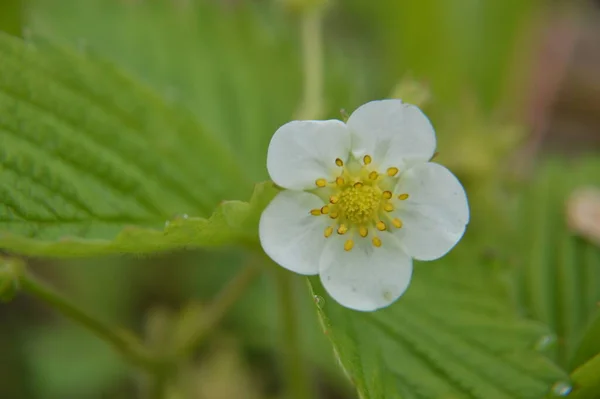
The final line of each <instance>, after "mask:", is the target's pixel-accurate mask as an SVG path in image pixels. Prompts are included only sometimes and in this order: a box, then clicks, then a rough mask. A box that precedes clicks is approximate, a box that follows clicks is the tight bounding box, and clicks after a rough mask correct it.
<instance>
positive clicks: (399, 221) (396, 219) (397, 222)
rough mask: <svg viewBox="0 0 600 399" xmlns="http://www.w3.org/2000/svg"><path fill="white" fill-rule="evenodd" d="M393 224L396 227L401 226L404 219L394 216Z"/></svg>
mask: <svg viewBox="0 0 600 399" xmlns="http://www.w3.org/2000/svg"><path fill="white" fill-rule="evenodd" d="M392 224H393V225H394V226H395V227H396V228H401V227H402V220H400V219H398V218H393V219H392Z"/></svg>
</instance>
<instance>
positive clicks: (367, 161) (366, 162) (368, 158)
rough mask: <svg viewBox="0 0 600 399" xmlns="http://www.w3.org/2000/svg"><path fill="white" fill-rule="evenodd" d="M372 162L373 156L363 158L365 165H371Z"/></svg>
mask: <svg viewBox="0 0 600 399" xmlns="http://www.w3.org/2000/svg"><path fill="white" fill-rule="evenodd" d="M371 161H372V159H371V156H370V155H365V156H364V157H363V162H364V163H365V165H368V164H370V163H371Z"/></svg>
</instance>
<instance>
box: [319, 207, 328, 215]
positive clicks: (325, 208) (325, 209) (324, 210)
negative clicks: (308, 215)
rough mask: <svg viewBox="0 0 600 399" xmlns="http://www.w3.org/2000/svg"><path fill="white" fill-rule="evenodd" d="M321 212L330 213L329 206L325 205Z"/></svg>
mask: <svg viewBox="0 0 600 399" xmlns="http://www.w3.org/2000/svg"><path fill="white" fill-rule="evenodd" d="M321 213H322V214H323V215H327V214H328V213H329V206H327V205H325V206H324V207H322V208H321Z"/></svg>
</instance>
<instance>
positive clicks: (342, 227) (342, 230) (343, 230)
mask: <svg viewBox="0 0 600 399" xmlns="http://www.w3.org/2000/svg"><path fill="white" fill-rule="evenodd" d="M347 231H348V226H346V225H345V224H340V227H338V229H337V233H338V234H346V232H347Z"/></svg>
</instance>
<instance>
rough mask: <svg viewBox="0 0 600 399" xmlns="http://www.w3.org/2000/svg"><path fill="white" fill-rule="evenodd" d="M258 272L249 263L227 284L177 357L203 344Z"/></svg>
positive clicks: (255, 264) (254, 264)
mask: <svg viewBox="0 0 600 399" xmlns="http://www.w3.org/2000/svg"><path fill="white" fill-rule="evenodd" d="M260 271H261V267H260V266H259V265H258V263H250V264H248V265H247V266H245V267H243V268H242V270H241V271H240V272H239V273H238V274H237V275H236V276H235V277H234V278H233V280H231V281H229V282H228V283H227V285H226V286H225V287H224V288H223V289H222V290H221V291H220V292H219V294H218V295H217V296H216V297H215V298H214V299H213V301H212V302H211V304H210V305H209V306H208V307H207V308H206V310H205V311H204V312H203V314H202V319H200V324H198V325H197V326H196V327H195V330H194V331H192V332H191V333H190V334H189V336H188V338H187V339H185V340H184V341H183V344H182V345H181V346H180V347H179V350H178V351H177V354H178V355H179V356H184V355H186V354H190V353H192V352H193V351H194V350H195V349H196V348H198V347H199V346H200V345H201V344H202V342H204V340H205V339H206V337H207V336H208V335H209V334H210V333H211V332H212V331H213V330H214V329H215V327H216V326H217V325H218V324H219V323H220V322H221V320H222V319H223V318H224V317H225V315H226V314H227V312H228V311H229V309H231V307H232V306H233V305H234V304H235V303H236V302H237V301H238V300H239V299H240V298H241V297H242V295H243V294H244V293H245V291H246V289H247V288H248V286H249V285H250V283H252V282H253V281H254V279H255V278H256V276H257V275H258V274H259V272H260Z"/></svg>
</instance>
